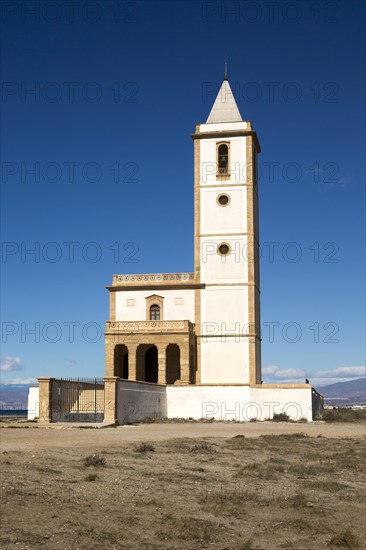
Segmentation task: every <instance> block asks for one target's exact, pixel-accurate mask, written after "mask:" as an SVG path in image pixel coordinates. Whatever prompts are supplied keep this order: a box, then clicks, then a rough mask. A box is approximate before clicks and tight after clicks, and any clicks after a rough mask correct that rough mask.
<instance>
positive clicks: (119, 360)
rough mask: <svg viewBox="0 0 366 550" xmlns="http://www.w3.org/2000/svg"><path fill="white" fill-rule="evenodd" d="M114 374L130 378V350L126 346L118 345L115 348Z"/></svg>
mask: <svg viewBox="0 0 366 550" xmlns="http://www.w3.org/2000/svg"><path fill="white" fill-rule="evenodd" d="M113 374H114V376H118V377H119V378H128V348H127V346H125V345H124V344H117V345H116V346H115V348H114V365H113Z"/></svg>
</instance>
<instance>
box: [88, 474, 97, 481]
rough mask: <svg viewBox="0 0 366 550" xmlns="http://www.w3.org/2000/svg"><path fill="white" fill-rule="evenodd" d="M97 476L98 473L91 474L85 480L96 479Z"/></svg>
mask: <svg viewBox="0 0 366 550" xmlns="http://www.w3.org/2000/svg"><path fill="white" fill-rule="evenodd" d="M97 477H98V476H97V474H89V475H87V476H86V478H85V481H96V479H97Z"/></svg>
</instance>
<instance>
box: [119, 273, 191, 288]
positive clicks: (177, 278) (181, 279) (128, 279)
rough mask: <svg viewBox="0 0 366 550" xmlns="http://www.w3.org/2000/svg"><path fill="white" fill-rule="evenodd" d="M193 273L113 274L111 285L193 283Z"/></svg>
mask: <svg viewBox="0 0 366 550" xmlns="http://www.w3.org/2000/svg"><path fill="white" fill-rule="evenodd" d="M194 282H195V274H194V273H141V274H134V275H113V285H114V286H115V285H128V286H130V285H136V286H138V285H143V284H159V285H160V284H163V285H164V284H166V285H168V284H171V283H194Z"/></svg>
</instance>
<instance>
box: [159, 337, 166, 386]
mask: <svg viewBox="0 0 366 550" xmlns="http://www.w3.org/2000/svg"><path fill="white" fill-rule="evenodd" d="M157 348H158V384H166V345H160V346H157Z"/></svg>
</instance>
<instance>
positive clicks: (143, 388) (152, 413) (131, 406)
mask: <svg viewBox="0 0 366 550" xmlns="http://www.w3.org/2000/svg"><path fill="white" fill-rule="evenodd" d="M167 416H168V410H167V399H166V387H165V386H159V385H158V384H150V383H147V382H133V381H130V380H120V381H119V382H118V389H117V420H118V423H119V424H130V423H131V422H138V421H139V420H144V418H149V417H154V418H166V417H167Z"/></svg>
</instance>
